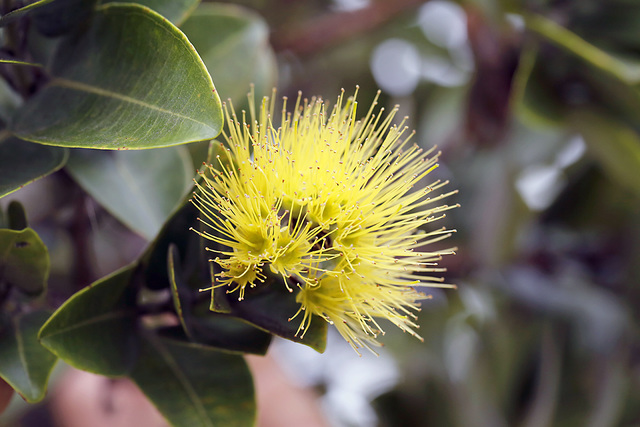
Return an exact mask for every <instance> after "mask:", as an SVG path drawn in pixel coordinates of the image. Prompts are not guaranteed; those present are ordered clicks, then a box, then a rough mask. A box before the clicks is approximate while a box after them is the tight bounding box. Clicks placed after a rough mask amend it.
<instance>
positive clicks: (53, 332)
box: [39, 266, 138, 376]
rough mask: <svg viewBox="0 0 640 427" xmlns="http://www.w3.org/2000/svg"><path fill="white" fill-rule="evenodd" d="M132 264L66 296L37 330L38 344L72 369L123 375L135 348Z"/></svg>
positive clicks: (129, 367)
mask: <svg viewBox="0 0 640 427" xmlns="http://www.w3.org/2000/svg"><path fill="white" fill-rule="evenodd" d="M134 269H135V266H132V267H127V268H125V269H122V270H120V271H118V272H116V273H113V274H111V275H110V276H107V277H105V278H103V279H101V280H99V281H97V282H95V283H92V284H91V285H89V286H87V287H86V288H84V289H83V290H81V291H79V292H77V293H76V294H75V295H73V296H72V297H71V298H70V299H68V300H67V301H66V302H65V303H64V304H63V305H62V306H61V307H60V308H59V309H58V310H56V312H55V313H54V314H53V316H51V318H50V319H49V320H48V321H47V323H45V325H44V326H43V327H42V329H41V330H40V335H39V338H40V341H41V342H42V344H43V345H44V346H45V347H47V348H48V349H49V350H51V351H52V352H53V353H54V354H56V355H57V356H58V357H60V358H61V359H63V360H64V361H65V362H67V363H68V364H70V365H71V366H74V367H76V368H78V369H82V370H84V371H89V372H94V373H96V374H101V375H109V376H118V375H125V374H127V373H128V372H129V371H130V370H131V368H132V367H133V364H134V363H135V359H136V355H137V350H138V345H137V342H138V341H137V332H136V331H137V324H136V307H135V303H136V290H135V288H134V286H132V284H131V283H130V282H131V276H132V274H133V272H134Z"/></svg>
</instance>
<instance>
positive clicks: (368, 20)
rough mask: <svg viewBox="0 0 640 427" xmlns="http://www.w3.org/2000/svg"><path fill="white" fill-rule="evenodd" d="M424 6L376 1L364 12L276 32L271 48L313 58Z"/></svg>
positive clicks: (406, 0)
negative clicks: (316, 54) (314, 55)
mask: <svg viewBox="0 0 640 427" xmlns="http://www.w3.org/2000/svg"><path fill="white" fill-rule="evenodd" d="M423 3H425V0H378V1H374V2H372V3H371V5H370V6H369V7H366V8H364V9H360V10H356V11H353V12H339V13H330V14H327V15H324V16H321V17H316V18H313V19H312V20H311V21H309V22H304V23H302V24H301V25H297V26H295V27H293V28H287V29H282V30H279V31H276V32H274V33H273V35H272V37H271V44H272V45H273V48H274V49H275V50H276V51H278V52H282V51H289V52H292V53H294V54H296V55H299V56H306V55H311V54H314V53H317V52H320V51H322V50H324V49H326V48H328V47H330V46H334V45H337V44H339V43H342V42H344V41H346V40H349V39H351V38H354V37H356V36H358V35H360V34H363V33H366V32H369V31H371V30H373V29H375V28H377V27H379V26H381V25H383V24H385V23H387V22H389V21H391V20H393V19H394V18H396V17H397V16H398V15H400V14H402V13H404V12H407V11H409V10H411V9H414V8H416V7H418V6H420V5H421V4H423Z"/></svg>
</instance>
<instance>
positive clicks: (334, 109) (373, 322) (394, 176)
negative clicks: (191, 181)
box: [192, 90, 457, 351]
mask: <svg viewBox="0 0 640 427" xmlns="http://www.w3.org/2000/svg"><path fill="white" fill-rule="evenodd" d="M375 99H376V100H375V101H374V102H373V104H372V105H371V107H370V108H369V109H368V111H366V112H365V114H364V117H363V118H360V119H358V113H359V111H358V110H359V109H358V102H357V90H356V93H355V94H354V95H353V96H352V97H349V98H347V97H345V95H344V91H342V93H341V94H340V96H339V97H338V99H337V102H336V103H335V104H334V105H333V106H330V104H329V103H326V102H324V101H323V100H322V99H319V98H311V99H303V98H302V96H301V94H299V95H298V98H297V99H296V101H295V104H294V105H293V106H291V105H288V100H287V99H286V98H283V102H282V110H281V114H280V115H279V117H280V118H279V120H278V123H274V122H273V121H272V120H275V115H274V111H275V108H276V105H275V92H274V94H273V96H272V97H265V98H263V99H262V102H261V103H260V105H259V106H258V108H257V109H256V106H255V102H254V100H253V95H252V94H250V96H249V112H248V113H246V112H244V111H243V112H242V117H240V118H239V117H238V116H237V115H236V113H235V112H234V111H233V107H232V106H231V107H227V106H226V105H225V115H226V120H227V128H226V130H225V131H223V136H224V139H225V140H226V147H227V148H226V149H225V152H224V154H223V155H220V156H217V158H216V159H215V161H214V162H213V164H211V165H208V167H207V168H206V170H204V171H202V172H200V177H201V179H200V180H197V182H196V185H197V187H198V188H197V191H196V192H195V193H194V197H193V198H192V202H193V203H194V204H195V205H196V206H197V208H198V209H199V210H200V212H201V214H202V216H201V221H202V222H203V223H204V225H205V227H203V229H202V230H201V231H199V233H200V234H201V235H202V236H203V237H204V238H206V239H209V240H211V241H213V242H214V243H215V245H213V246H214V248H213V249H210V250H211V251H213V252H215V258H214V259H212V260H211V261H212V262H215V263H217V264H218V265H219V269H220V270H221V272H220V273H218V274H217V275H216V277H215V278H214V283H213V287H222V286H224V287H227V292H228V293H232V294H236V295H237V297H238V299H239V300H242V299H243V298H244V296H245V290H246V289H247V287H255V286H261V285H263V283H264V282H265V280H266V278H267V277H268V276H270V277H280V278H281V280H282V286H285V287H286V288H287V289H289V290H290V291H292V292H296V301H297V302H298V303H299V304H300V305H299V310H298V312H297V313H291V319H290V321H297V322H299V326H298V334H299V335H300V336H304V333H305V331H306V329H307V328H308V326H309V324H310V322H311V319H312V318H313V316H314V315H315V316H320V317H321V318H323V319H325V320H326V321H327V322H329V323H330V324H332V325H334V326H335V327H336V329H337V330H338V332H339V333H340V334H341V335H342V336H343V337H344V338H345V339H346V340H347V341H348V342H349V343H350V344H351V345H352V346H353V347H354V348H355V349H356V351H357V349H359V348H362V347H366V348H369V349H372V348H371V347H372V346H376V345H379V344H378V341H377V338H378V336H379V335H380V334H382V333H383V330H382V328H381V327H380V325H379V323H378V319H387V320H388V321H390V322H391V323H393V324H395V325H396V326H397V327H399V328H400V329H402V330H403V331H405V332H408V333H410V334H412V335H415V336H418V335H417V334H416V332H415V330H416V328H417V325H416V323H415V319H416V315H415V312H416V311H418V310H419V301H420V300H421V299H424V298H425V297H426V296H425V295H424V294H423V293H421V292H420V291H419V289H420V288H423V287H434V286H435V287H447V286H452V285H447V284H444V283H443V279H442V278H441V277H440V276H439V275H438V274H439V273H441V272H443V271H444V269H443V268H441V267H438V261H439V260H440V259H441V257H442V256H443V255H447V254H452V253H453V252H454V250H455V248H450V249H444V250H432V249H430V247H432V246H433V243H435V242H438V241H440V240H443V239H445V238H447V237H448V236H450V234H451V232H452V231H453V230H447V229H445V228H442V227H440V228H433V227H431V223H432V222H434V221H437V220H438V219H441V218H442V217H444V212H445V211H446V210H448V209H451V208H452V207H455V206H457V205H453V206H451V205H447V204H443V203H442V200H443V199H445V198H447V197H449V196H450V195H452V194H454V193H455V192H456V191H449V192H442V191H441V190H442V188H443V187H444V186H445V185H446V184H447V182H442V181H440V180H433V181H431V182H429V180H428V175H429V174H430V173H431V172H432V171H433V170H434V169H436V168H437V167H438V164H437V161H438V156H439V153H436V152H435V150H434V149H431V150H428V151H426V152H425V151H423V149H422V148H420V147H419V146H418V145H416V144H414V143H412V141H411V139H412V136H413V135H414V133H413V132H409V130H408V128H407V127H406V126H405V121H406V118H405V120H401V121H399V123H396V120H395V118H396V117H395V116H396V113H397V107H396V108H394V109H392V110H391V111H390V112H388V113H385V111H384V109H379V111H376V107H377V99H378V96H376V98H375ZM290 107H293V108H292V110H291V111H288V108H290ZM425 182H426V184H423V183H425ZM429 227H431V229H429Z"/></svg>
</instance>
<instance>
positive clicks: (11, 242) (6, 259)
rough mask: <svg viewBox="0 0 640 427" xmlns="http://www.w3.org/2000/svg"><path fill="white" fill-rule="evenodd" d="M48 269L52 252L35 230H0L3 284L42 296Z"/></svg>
mask: <svg viewBox="0 0 640 427" xmlns="http://www.w3.org/2000/svg"><path fill="white" fill-rule="evenodd" d="M49 267H50V265H49V251H48V250H47V247H46V246H45V245H44V243H42V240H40V237H39V236H38V234H37V233H36V232H35V231H33V230H32V229H31V228H25V229H24V230H20V231H18V230H8V229H1V230H0V282H6V283H9V284H10V285H12V286H15V287H16V288H18V289H20V290H21V291H22V292H24V293H26V294H28V295H39V294H41V293H42V292H44V290H45V289H46V287H47V279H48V278H49Z"/></svg>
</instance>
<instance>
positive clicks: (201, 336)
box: [189, 311, 273, 355]
mask: <svg viewBox="0 0 640 427" xmlns="http://www.w3.org/2000/svg"><path fill="white" fill-rule="evenodd" d="M189 330H190V331H191V336H192V339H193V340H194V341H196V342H198V343H201V344H206V345H208V346H213V347H217V348H220V349H223V350H229V351H237V352H242V353H250V354H258V355H264V354H266V353H267V350H268V349H269V346H270V344H271V341H272V339H273V335H271V334H270V333H268V332H265V331H264V330H262V329H259V328H257V327H255V326H253V325H252V324H250V323H248V322H246V321H244V320H242V319H240V318H237V317H234V316H232V315H227V314H222V313H214V312H212V311H208V312H207V313H202V314H200V315H199V316H198V317H193V318H191V319H190V322H189Z"/></svg>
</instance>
